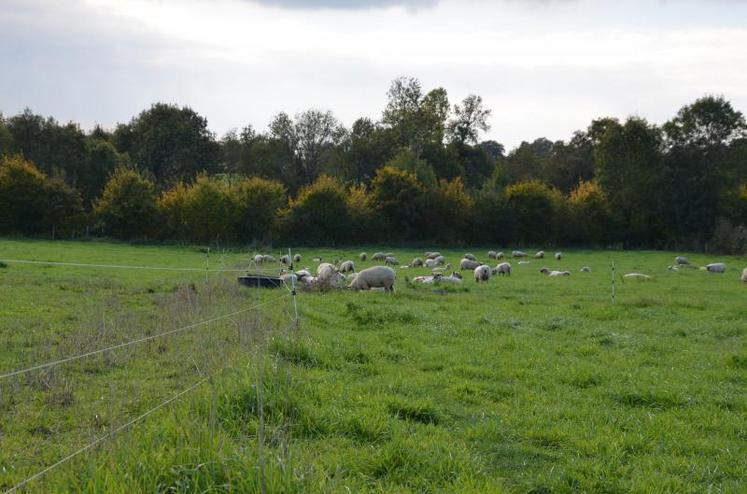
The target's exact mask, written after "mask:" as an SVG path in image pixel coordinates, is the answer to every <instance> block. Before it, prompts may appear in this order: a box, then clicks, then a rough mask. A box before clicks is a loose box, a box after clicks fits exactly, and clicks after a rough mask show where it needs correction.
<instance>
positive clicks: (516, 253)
mask: <svg viewBox="0 0 747 494" xmlns="http://www.w3.org/2000/svg"><path fill="white" fill-rule="evenodd" d="M511 255H512V256H513V257H526V256H527V253H526V252H523V251H520V250H515V251H513V252H512V253H511Z"/></svg>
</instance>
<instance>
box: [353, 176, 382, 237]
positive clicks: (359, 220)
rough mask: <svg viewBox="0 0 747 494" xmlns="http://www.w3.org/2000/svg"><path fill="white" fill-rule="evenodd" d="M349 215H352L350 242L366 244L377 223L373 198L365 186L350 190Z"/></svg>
mask: <svg viewBox="0 0 747 494" xmlns="http://www.w3.org/2000/svg"><path fill="white" fill-rule="evenodd" d="M348 214H350V222H351V225H352V226H351V231H350V241H351V242H355V243H365V242H370V241H371V240H375V239H372V238H371V231H372V230H371V228H372V227H373V226H374V224H375V222H376V214H375V212H374V210H373V208H372V207H371V197H370V194H369V192H368V189H367V188H366V186H365V185H360V186H357V187H350V189H348Z"/></svg>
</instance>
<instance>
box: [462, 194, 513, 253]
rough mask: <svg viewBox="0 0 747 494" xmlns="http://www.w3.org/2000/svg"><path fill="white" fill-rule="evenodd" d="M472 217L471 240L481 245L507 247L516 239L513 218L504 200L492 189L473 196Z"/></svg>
mask: <svg viewBox="0 0 747 494" xmlns="http://www.w3.org/2000/svg"><path fill="white" fill-rule="evenodd" d="M473 210H474V213H473V215H472V221H471V222H470V226H471V230H472V231H471V234H470V237H471V240H472V241H473V242H477V243H480V244H483V245H487V244H491V245H493V246H498V245H508V244H509V243H510V242H511V241H512V240H514V239H515V238H516V235H515V233H514V232H515V228H516V227H515V225H514V222H513V219H514V218H513V216H512V215H511V214H509V211H508V205H507V204H506V198H505V197H504V196H503V194H501V193H500V192H498V191H496V190H494V189H486V190H482V191H480V192H479V193H477V194H476V195H475V204H474V208H473Z"/></svg>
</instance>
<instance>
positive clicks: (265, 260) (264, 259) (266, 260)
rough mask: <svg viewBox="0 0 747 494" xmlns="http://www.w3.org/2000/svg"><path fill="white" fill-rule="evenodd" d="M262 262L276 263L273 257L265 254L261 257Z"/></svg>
mask: <svg viewBox="0 0 747 494" xmlns="http://www.w3.org/2000/svg"><path fill="white" fill-rule="evenodd" d="M262 262H277V259H275V256H271V255H269V254H266V255H264V256H262Z"/></svg>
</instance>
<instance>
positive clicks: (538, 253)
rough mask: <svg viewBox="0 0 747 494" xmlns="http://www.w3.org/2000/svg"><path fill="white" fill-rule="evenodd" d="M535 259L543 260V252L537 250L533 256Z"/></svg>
mask: <svg viewBox="0 0 747 494" xmlns="http://www.w3.org/2000/svg"><path fill="white" fill-rule="evenodd" d="M534 258H535V259H544V258H545V251H544V250H539V251H537V253H536V254H534Z"/></svg>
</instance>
